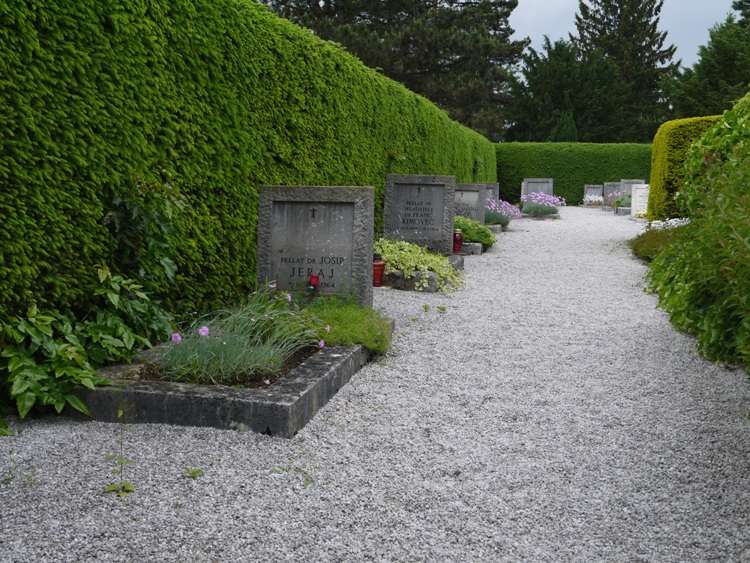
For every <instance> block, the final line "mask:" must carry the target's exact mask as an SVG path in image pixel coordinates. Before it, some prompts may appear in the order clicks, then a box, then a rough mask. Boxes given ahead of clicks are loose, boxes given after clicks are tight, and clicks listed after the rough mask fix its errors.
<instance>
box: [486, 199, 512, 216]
mask: <svg viewBox="0 0 750 563" xmlns="http://www.w3.org/2000/svg"><path fill="white" fill-rule="evenodd" d="M484 208H485V209H486V210H487V211H489V212H491V213H497V214H498V215H503V216H505V217H509V218H511V219H520V218H521V210H520V209H518V207H516V206H515V205H512V204H510V203H508V202H507V201H503V200H502V199H492V198H491V197H489V198H487V200H486V201H485V202H484Z"/></svg>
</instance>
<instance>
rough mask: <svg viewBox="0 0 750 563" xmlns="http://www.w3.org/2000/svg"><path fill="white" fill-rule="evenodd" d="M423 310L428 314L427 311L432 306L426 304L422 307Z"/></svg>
mask: <svg viewBox="0 0 750 563" xmlns="http://www.w3.org/2000/svg"><path fill="white" fill-rule="evenodd" d="M422 309H424V312H425V313H426V312H427V311H429V310H430V306H429V305H428V304H427V303H425V304H424V305H422Z"/></svg>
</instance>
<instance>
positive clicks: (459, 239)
mask: <svg viewBox="0 0 750 563" xmlns="http://www.w3.org/2000/svg"><path fill="white" fill-rule="evenodd" d="M463 244H464V236H463V234H461V229H455V230H454V231H453V254H461V246H463Z"/></svg>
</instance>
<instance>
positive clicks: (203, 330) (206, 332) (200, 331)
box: [198, 326, 208, 336]
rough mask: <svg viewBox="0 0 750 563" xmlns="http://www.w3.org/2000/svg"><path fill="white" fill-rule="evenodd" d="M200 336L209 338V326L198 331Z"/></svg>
mask: <svg viewBox="0 0 750 563" xmlns="http://www.w3.org/2000/svg"><path fill="white" fill-rule="evenodd" d="M198 334H200V335H201V336H208V327H207V326H202V327H200V328H199V329H198Z"/></svg>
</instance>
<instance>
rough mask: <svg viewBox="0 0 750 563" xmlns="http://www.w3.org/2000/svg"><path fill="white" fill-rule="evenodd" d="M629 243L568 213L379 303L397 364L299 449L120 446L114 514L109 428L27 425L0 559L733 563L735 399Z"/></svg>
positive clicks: (202, 437) (152, 430)
mask: <svg viewBox="0 0 750 563" xmlns="http://www.w3.org/2000/svg"><path fill="white" fill-rule="evenodd" d="M640 229H642V225H639V224H636V223H634V222H632V221H630V220H628V219H626V218H623V217H615V216H613V215H611V214H607V213H604V212H602V211H601V210H598V209H585V208H563V209H562V210H561V219H560V220H545V221H535V220H528V219H524V220H518V221H514V222H512V223H511V228H510V230H509V231H508V232H506V233H503V234H502V235H500V236H499V240H498V243H497V245H495V247H494V248H492V249H491V250H490V252H488V253H486V254H484V255H483V256H481V257H468V258H467V259H466V288H465V289H464V290H463V291H460V292H458V293H456V294H455V295H454V296H453V297H448V296H444V295H435V294H420V293H413V292H400V291H396V290H388V289H382V290H377V291H376V296H375V305H376V307H377V308H378V309H380V310H382V311H383V312H385V313H386V314H387V315H389V316H391V317H393V318H395V319H396V323H397V334H396V337H395V341H394V345H393V349H392V352H391V353H389V354H388V355H387V356H386V357H384V358H381V359H380V360H379V361H377V362H375V363H373V364H370V365H368V366H366V367H365V368H364V369H362V370H361V371H360V372H359V373H358V374H356V375H355V376H354V378H353V379H352V381H351V382H350V383H349V384H348V385H346V386H345V387H344V388H343V389H342V390H341V391H340V392H339V393H338V395H337V396H336V397H334V399H333V400H332V401H331V402H330V403H329V404H328V405H327V406H326V407H325V408H323V409H322V410H321V411H320V412H319V413H318V415H317V416H316V417H315V419H314V420H313V421H312V422H311V423H310V424H309V425H308V426H307V427H306V428H305V429H304V430H303V431H301V432H300V433H299V434H298V436H297V437H295V438H294V439H292V440H284V439H278V438H268V437H265V436H259V435H255V434H252V433H247V432H243V433H240V432H232V431H220V430H212V429H199V428H182V427H175V426H164V425H138V426H135V427H134V428H133V430H134V432H133V434H132V435H131V434H126V435H125V444H124V446H125V455H126V456H127V457H128V458H130V459H132V460H133V461H134V462H135V465H134V466H133V468H132V469H130V470H129V473H128V474H127V475H126V476H127V477H128V478H129V480H130V481H131V482H132V483H133V484H134V485H135V487H136V492H134V493H132V494H130V495H129V496H128V497H127V498H125V499H120V498H118V497H116V496H115V495H113V494H105V493H104V492H103V489H104V487H105V486H106V485H108V484H110V483H111V482H113V480H114V479H115V476H114V475H112V474H110V472H109V470H110V467H111V466H112V463H111V462H110V461H109V460H108V459H107V455H108V454H109V453H112V452H114V451H115V448H116V440H117V439H118V435H119V434H118V425H116V424H105V423H93V422H90V423H85V422H84V423H82V422H74V421H71V420H68V419H64V418H49V419H42V420H28V421H23V422H22V423H20V431H19V433H18V435H17V436H15V437H11V438H0V561H3V562H9V561H19V562H31V561H33V562H42V561H191V562H192V561H264V562H265V561H521V560H528V561H554V562H558V561H582V562H583V561H585V562H590V561H660V562H661V561H737V562H740V561H750V421H748V419H747V414H748V411H750V385H748V378H747V376H746V374H745V373H744V372H743V371H742V370H741V369H735V370H732V369H727V368H724V367H720V366H716V365H713V364H712V363H710V362H707V361H705V360H703V359H701V358H700V357H699V356H698V355H697V354H696V353H695V351H694V341H693V340H692V339H691V338H690V337H688V336H685V335H683V334H679V333H677V332H675V330H674V329H673V328H672V327H671V325H670V324H669V321H668V318H667V315H666V314H665V313H664V312H663V311H660V310H657V309H656V308H655V305H656V299H655V297H654V296H652V295H648V294H646V293H644V291H643V288H644V282H643V276H644V274H645V271H646V269H645V267H644V266H643V265H642V264H641V263H639V262H638V261H637V260H635V259H634V258H633V257H632V256H631V255H630V252H629V249H628V248H627V246H626V244H625V241H627V240H628V239H630V238H632V237H633V236H635V235H636V234H637V232H639V230H640ZM424 305H429V306H430V308H429V310H427V311H425V310H424V309H425V307H424ZM439 307H444V308H445V310H444V311H441V310H439ZM11 422H12V425H13V426H14V427H18V425H19V421H17V420H13V421H11ZM185 467H192V468H200V469H202V470H203V471H204V475H203V476H201V477H199V478H198V479H196V480H193V479H190V478H188V477H187V475H186V473H185V471H184V469H183V468H185Z"/></svg>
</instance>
